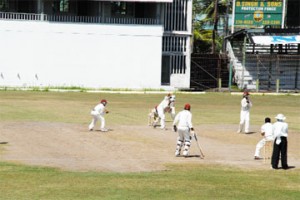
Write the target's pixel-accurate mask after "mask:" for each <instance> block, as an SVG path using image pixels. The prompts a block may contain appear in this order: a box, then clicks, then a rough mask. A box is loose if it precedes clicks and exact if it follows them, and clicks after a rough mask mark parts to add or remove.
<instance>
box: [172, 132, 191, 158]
mask: <svg viewBox="0 0 300 200" xmlns="http://www.w3.org/2000/svg"><path fill="white" fill-rule="evenodd" d="M177 131H178V138H177V144H178V143H179V142H184V150H183V155H184V156H187V155H189V150H190V146H191V139H190V130H189V128H188V127H178V130H177ZM177 146H178V145H177ZM178 150H179V152H177V151H178ZM178 153H179V154H180V148H179V149H178V147H177V148H176V152H175V155H176V154H178Z"/></svg>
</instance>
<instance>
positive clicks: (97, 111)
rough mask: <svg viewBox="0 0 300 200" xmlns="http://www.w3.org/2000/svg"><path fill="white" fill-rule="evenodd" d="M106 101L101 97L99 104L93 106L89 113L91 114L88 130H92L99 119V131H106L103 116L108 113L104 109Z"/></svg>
mask: <svg viewBox="0 0 300 200" xmlns="http://www.w3.org/2000/svg"><path fill="white" fill-rule="evenodd" d="M106 105H107V101H106V100H105V99H102V100H101V101H100V103H99V104H97V105H96V106H95V108H94V109H92V111H91V115H92V116H93V119H92V122H91V123H90V125H89V130H90V131H92V130H93V129H94V127H95V125H96V123H97V121H98V120H100V121H101V126H100V131H103V132H106V131H108V130H107V129H106V128H105V118H104V115H105V114H107V113H109V112H108V110H106V108H105V107H106Z"/></svg>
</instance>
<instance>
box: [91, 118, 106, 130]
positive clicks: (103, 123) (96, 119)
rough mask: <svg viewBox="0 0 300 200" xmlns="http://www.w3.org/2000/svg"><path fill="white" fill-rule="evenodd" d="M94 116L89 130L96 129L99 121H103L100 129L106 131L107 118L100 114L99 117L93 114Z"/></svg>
mask: <svg viewBox="0 0 300 200" xmlns="http://www.w3.org/2000/svg"><path fill="white" fill-rule="evenodd" d="M92 116H93V119H92V122H91V123H90V125H89V130H91V129H93V128H94V127H95V125H96V123H97V121H99V120H100V121H101V126H100V129H104V127H105V118H104V117H103V116H102V115H99V114H97V115H93V114H92Z"/></svg>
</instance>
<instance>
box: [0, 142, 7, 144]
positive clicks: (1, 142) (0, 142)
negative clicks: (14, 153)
mask: <svg viewBox="0 0 300 200" xmlns="http://www.w3.org/2000/svg"><path fill="white" fill-rule="evenodd" d="M0 144H8V142H0Z"/></svg>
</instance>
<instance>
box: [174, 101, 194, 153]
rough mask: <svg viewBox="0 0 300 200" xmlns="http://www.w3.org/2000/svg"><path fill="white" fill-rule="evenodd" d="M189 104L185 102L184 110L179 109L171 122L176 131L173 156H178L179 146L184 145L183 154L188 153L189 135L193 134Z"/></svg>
mask: <svg viewBox="0 0 300 200" xmlns="http://www.w3.org/2000/svg"><path fill="white" fill-rule="evenodd" d="M190 110H191V105H190V104H185V105H184V110H183V111H180V112H179V113H178V114H177V115H176V117H175V119H174V122H173V129H174V131H175V132H178V138H177V145H176V151H175V156H179V155H180V152H181V147H182V146H184V150H183V156H188V155H189V149H190V146H191V135H194V134H195V132H194V128H193V125H192V113H191V112H190Z"/></svg>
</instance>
